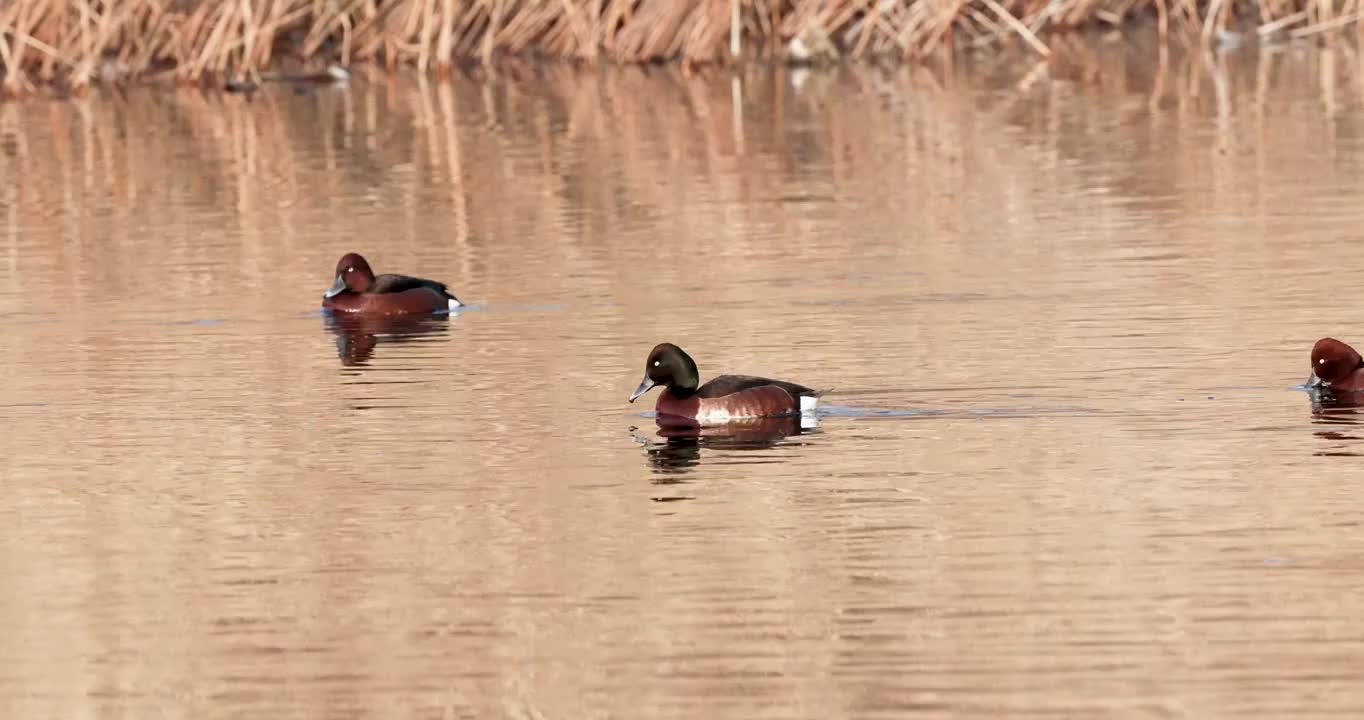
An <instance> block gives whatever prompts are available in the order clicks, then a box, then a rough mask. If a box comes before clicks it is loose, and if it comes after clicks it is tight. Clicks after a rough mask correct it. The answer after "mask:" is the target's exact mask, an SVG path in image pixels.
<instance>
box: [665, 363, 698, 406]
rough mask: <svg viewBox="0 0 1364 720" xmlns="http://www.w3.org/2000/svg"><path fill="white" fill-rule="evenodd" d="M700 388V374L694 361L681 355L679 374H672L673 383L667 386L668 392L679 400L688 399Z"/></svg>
mask: <svg viewBox="0 0 1364 720" xmlns="http://www.w3.org/2000/svg"><path fill="white" fill-rule="evenodd" d="M700 386H701V373H700V372H698V371H697V369H696V361H695V360H692V359H691V356H690V355H688V354H686V353H682V367H681V368H680V371H679V372H675V373H674V374H673V382H672V383H670V384H669V385H668V392H670V393H672V394H673V395H674V396H676V397H679V398H689V397H691V396H692V395H695V394H696V388H698V387H700Z"/></svg>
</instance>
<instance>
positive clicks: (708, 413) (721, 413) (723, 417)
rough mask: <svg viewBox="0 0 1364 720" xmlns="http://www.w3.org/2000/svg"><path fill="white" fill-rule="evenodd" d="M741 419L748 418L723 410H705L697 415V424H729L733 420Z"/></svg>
mask: <svg viewBox="0 0 1364 720" xmlns="http://www.w3.org/2000/svg"><path fill="white" fill-rule="evenodd" d="M740 417H747V416H745V415H735V414H733V413H731V412H730V411H728V410H722V409H720V408H710V409H704V408H703V409H701V410H699V411H698V412H697V413H696V422H699V423H707V424H716V423H727V422H729V421H731V420H737V419H738V418H740Z"/></svg>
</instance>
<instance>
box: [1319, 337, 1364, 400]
mask: <svg viewBox="0 0 1364 720" xmlns="http://www.w3.org/2000/svg"><path fill="white" fill-rule="evenodd" d="M1307 386H1308V387H1309V388H1322V387H1324V388H1329V389H1331V390H1342V391H1360V390H1364V358H1361V357H1360V356H1359V353H1358V352H1357V351H1356V350H1355V349H1354V348H1352V347H1350V346H1349V345H1346V344H1345V343H1343V342H1341V341H1339V340H1337V339H1335V338H1322V339H1320V340H1318V341H1317V344H1316V345H1313V346H1312V376H1311V377H1309V378H1308V379H1307Z"/></svg>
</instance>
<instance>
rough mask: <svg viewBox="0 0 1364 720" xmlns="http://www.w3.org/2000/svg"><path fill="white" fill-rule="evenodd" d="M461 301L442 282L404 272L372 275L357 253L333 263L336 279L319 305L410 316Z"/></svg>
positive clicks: (431, 311) (453, 306) (333, 308)
mask: <svg viewBox="0 0 1364 720" xmlns="http://www.w3.org/2000/svg"><path fill="white" fill-rule="evenodd" d="M462 304H463V303H461V302H460V301H459V298H456V297H455V296H454V295H452V294H451V293H450V291H448V290H446V289H445V283H441V282H436V281H435V280H427V279H425V278H418V277H410V276H407V275H392V274H384V275H375V274H374V271H373V270H370V268H369V263H368V262H366V261H365V259H364V258H363V257H361V256H360V255H359V254H357V253H348V254H346V255H344V256H342V258H341V260H340V261H338V262H337V263H336V281H335V282H333V283H332V286H331V287H329V288H327V291H326V292H325V293H324V294H323V296H322V307H324V308H328V309H330V310H335V311H338V312H348V313H365V314H370V315H410V314H419V313H433V312H440V311H443V310H454V309H455V308H457V307H460V306H461V305H462Z"/></svg>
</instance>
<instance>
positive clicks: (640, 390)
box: [630, 377, 655, 402]
mask: <svg viewBox="0 0 1364 720" xmlns="http://www.w3.org/2000/svg"><path fill="white" fill-rule="evenodd" d="M654 385H655V383H654V381H653V380H650V379H649V378H647V377H646V378H644V379H643V380H641V381H640V382H639V387H637V388H635V391H634V392H632V393H630V402H634V401H635V400H637V399H638V398H639V396H640V395H643V394H644V393H646V392H649V390H651V389H653V387H654Z"/></svg>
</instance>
